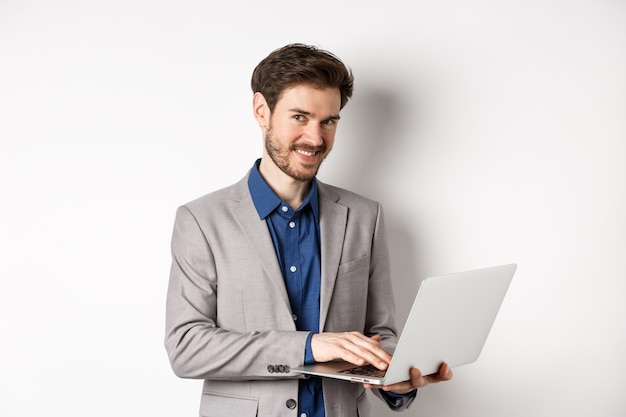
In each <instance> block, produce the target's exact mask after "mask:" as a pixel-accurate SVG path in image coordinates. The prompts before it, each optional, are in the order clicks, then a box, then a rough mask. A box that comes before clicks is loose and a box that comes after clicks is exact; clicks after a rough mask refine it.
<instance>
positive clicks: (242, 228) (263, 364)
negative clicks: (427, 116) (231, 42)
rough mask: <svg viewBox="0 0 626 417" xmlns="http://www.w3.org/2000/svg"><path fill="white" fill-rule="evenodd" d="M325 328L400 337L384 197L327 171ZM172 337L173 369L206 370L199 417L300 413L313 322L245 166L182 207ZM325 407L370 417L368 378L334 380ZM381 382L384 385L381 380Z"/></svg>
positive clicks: (170, 298)
mask: <svg viewBox="0 0 626 417" xmlns="http://www.w3.org/2000/svg"><path fill="white" fill-rule="evenodd" d="M318 186H319V187H318V191H319V209H320V233H321V262H322V283H321V297H320V331H327V332H344V331H354V330H356V331H359V332H362V333H364V334H366V335H373V334H378V335H380V336H381V337H382V339H383V343H384V344H385V346H386V347H387V348H389V349H390V348H392V347H393V346H394V344H395V343H396V328H395V308H394V304H393V296H392V288H391V282H390V276H389V274H390V272H389V271H390V268H389V253H388V248H387V241H386V232H385V227H384V222H383V216H382V211H381V207H380V205H379V204H378V203H377V202H374V201H371V200H368V199H366V198H364V197H361V196H359V195H357V194H354V193H352V192H349V191H346V190H343V189H339V188H336V187H332V186H329V185H325V184H322V183H321V182H319V181H318ZM172 259H173V260H172V269H171V275H170V282H169V288H168V295H167V314H166V316H167V317H166V336H165V346H166V349H167V352H168V355H169V358H170V361H171V364H172V368H173V370H174V372H175V373H176V375H178V376H180V377H183V378H199V379H204V387H203V393H202V400H201V406H200V415H201V416H228V417H230V416H238V417H247V416H257V415H258V416H267V417H276V416H291V417H296V413H297V405H296V404H297V403H296V401H295V400H297V398H298V379H297V378H299V377H301V376H299V375H298V374H296V373H294V372H290V371H289V368H290V367H296V366H300V365H302V363H303V360H304V350H305V343H306V338H307V332H300V331H296V327H295V324H294V319H293V317H292V313H291V308H290V305H289V299H288V297H287V291H286V287H285V283H284V281H283V277H282V274H281V270H280V267H279V264H278V261H277V257H276V253H275V250H274V245H273V243H272V239H271V236H270V233H269V231H268V228H267V225H266V223H265V221H263V220H260V219H259V216H258V214H257V212H256V209H255V207H254V204H253V202H252V198H251V196H250V192H249V190H248V185H247V176H246V177H244V178H243V179H242V180H241V181H239V182H238V183H236V184H234V185H232V186H230V187H227V188H224V189H222V190H219V191H216V192H213V193H211V194H208V195H206V196H204V197H201V198H199V199H197V200H195V201H192V202H190V203H188V204H186V205H184V206H182V207H180V208H179V209H178V211H177V214H176V221H175V224H174V232H173V237H172ZM323 387H324V400H325V407H326V415H327V416H328V417H335V416H355V417H356V416H360V417H365V416H369V415H370V410H369V404H368V402H367V399H366V397H365V390H364V389H363V387H362V386H361V385H360V384H352V383H349V382H343V381H335V380H330V379H325V380H324V381H323ZM376 391H377V390H376Z"/></svg>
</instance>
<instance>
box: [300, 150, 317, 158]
mask: <svg viewBox="0 0 626 417" xmlns="http://www.w3.org/2000/svg"><path fill="white" fill-rule="evenodd" d="M294 151H295V152H296V153H298V154H300V155H303V156H308V157H311V156H315V155H317V154H318V153H319V152H320V151H310V150H306V149H294Z"/></svg>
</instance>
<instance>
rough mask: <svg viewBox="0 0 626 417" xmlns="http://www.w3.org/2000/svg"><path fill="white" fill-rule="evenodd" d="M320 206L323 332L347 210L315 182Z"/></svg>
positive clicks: (329, 191)
mask: <svg viewBox="0 0 626 417" xmlns="http://www.w3.org/2000/svg"><path fill="white" fill-rule="evenodd" d="M317 185H318V191H319V204H320V234H321V239H320V240H321V256H322V259H321V262H322V288H321V295H320V332H321V331H324V325H325V323H326V317H327V315H328V308H329V307H330V300H331V298H332V295H333V290H334V288H335V280H336V279H337V271H338V270H339V260H340V259H341V252H342V249H343V242H344V238H345V232H346V224H347V221H348V209H347V207H345V206H342V205H340V204H337V201H338V200H339V196H338V195H337V194H336V193H335V192H333V191H332V190H331V189H330V188H329V187H328V186H326V185H325V184H322V183H321V182H320V181H318V182H317Z"/></svg>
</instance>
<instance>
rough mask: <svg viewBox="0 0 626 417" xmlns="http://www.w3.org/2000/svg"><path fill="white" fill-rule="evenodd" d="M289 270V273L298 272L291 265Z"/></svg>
mask: <svg viewBox="0 0 626 417" xmlns="http://www.w3.org/2000/svg"><path fill="white" fill-rule="evenodd" d="M289 270H290V271H291V272H296V271H297V270H298V268H296V267H295V266H293V265H292V266H291V267H290V268H289Z"/></svg>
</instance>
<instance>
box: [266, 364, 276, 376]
mask: <svg viewBox="0 0 626 417" xmlns="http://www.w3.org/2000/svg"><path fill="white" fill-rule="evenodd" d="M267 372H269V373H270V374H273V373H274V372H276V370H275V369H274V366H273V365H267Z"/></svg>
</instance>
